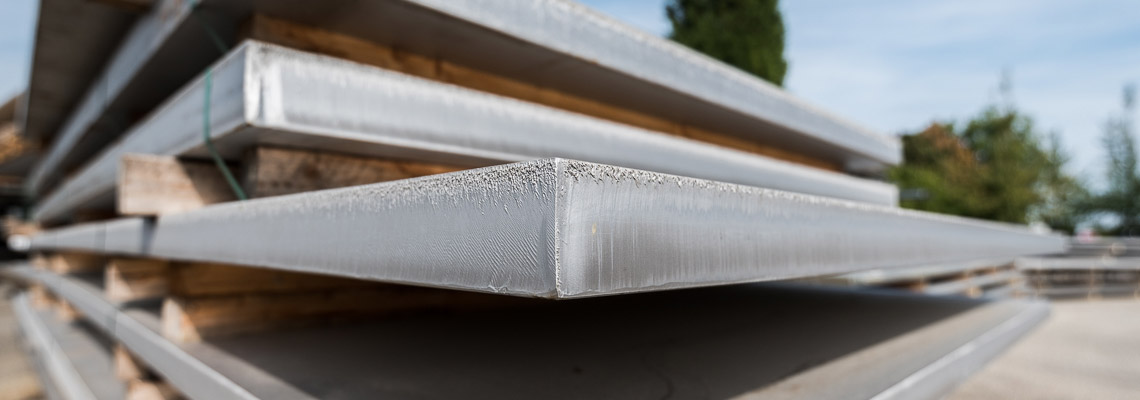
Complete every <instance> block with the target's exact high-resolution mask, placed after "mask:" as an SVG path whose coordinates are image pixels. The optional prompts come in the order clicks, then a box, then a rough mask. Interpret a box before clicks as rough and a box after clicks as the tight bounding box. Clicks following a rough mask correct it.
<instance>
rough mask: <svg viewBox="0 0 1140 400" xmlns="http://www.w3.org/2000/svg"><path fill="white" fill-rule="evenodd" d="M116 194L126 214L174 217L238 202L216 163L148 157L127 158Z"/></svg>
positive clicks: (135, 156)
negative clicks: (208, 207) (213, 205)
mask: <svg viewBox="0 0 1140 400" xmlns="http://www.w3.org/2000/svg"><path fill="white" fill-rule="evenodd" d="M116 191H117V192H118V196H116V197H117V199H118V205H117V206H118V211H119V213H120V214H123V215H163V214H172V213H179V212H184V211H190V210H194V209H198V208H201V207H203V206H206V205H210V204H214V203H220V202H225V201H233V200H236V199H237V197H236V196H235V195H234V192H233V190H232V189H230V187H229V186H228V185H227V184H226V181H225V178H223V176H222V173H221V172H220V171H219V170H218V167H217V166H216V165H214V164H212V163H207V162H199V161H185V160H179V159H177V158H175V157H169V156H154V155H145V154H127V155H125V156H123V158H122V160H120V164H119V177H118V182H117V187H116Z"/></svg>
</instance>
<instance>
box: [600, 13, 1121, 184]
mask: <svg viewBox="0 0 1140 400" xmlns="http://www.w3.org/2000/svg"><path fill="white" fill-rule="evenodd" d="M582 2H583V3H585V4H587V5H589V6H591V7H593V8H595V9H597V10H599V11H602V12H603V13H606V14H610V15H612V16H614V17H616V18H618V19H620V20H623V21H625V22H626V23H629V24H631V25H634V26H637V27H639V28H641V29H644V30H647V31H649V32H653V33H656V34H659V35H665V34H668V32H669V30H670V27H669V23H668V20H666V18H665V13H664V4H665V1H664V0H583V1H582ZM780 8H781V11H782V13H783V15H784V24H785V28H786V31H787V35H788V36H787V44H786V48H785V55H786V57H787V58H788V60H789V62H790V67H789V72H788V76H787V79H786V81H785V86H786V88H787V89H788V90H789V91H791V92H792V93H794V94H796V95H797V96H799V97H802V98H804V99H806V100H808V101H810V102H812V103H816V104H818V105H821V106H823V107H824V108H826V109H828V110H830V111H832V112H834V113H836V114H838V115H842V116H844V117H846V118H848V119H850V120H853V121H856V122H858V123H861V124H863V125H866V126H868V127H870V128H873V129H876V130H878V131H880V132H884V133H899V132H903V131H913V130H917V129H920V128H922V127H924V126H925V125H926V124H928V123H929V122H930V121H932V120H945V119H962V118H967V117H969V116H972V115H974V114H976V113H977V112H978V111H980V110H981V109H982V107H984V106H985V105H987V104H990V103H993V102H995V101H997V100H998V95H997V94H998V91H997V87H998V82H999V80H1000V76H1001V74H1002V71H1003V70H1008V71H1010V74H1011V77H1012V84H1013V99H1014V102H1015V104H1016V105H1017V106H1018V107H1019V108H1021V109H1022V110H1023V111H1025V112H1027V113H1029V114H1030V115H1031V116H1033V117H1034V118H1035V120H1036V122H1037V124H1038V126H1039V127H1040V128H1042V130H1043V131H1047V132H1048V131H1056V132H1060V133H1061V136H1062V140H1063V142H1064V144H1065V147H1066V148H1067V149H1068V150H1069V153H1070V154H1071V155H1072V156H1073V162H1072V165H1071V166H1070V169H1071V171H1072V172H1073V173H1077V174H1078V175H1081V176H1082V177H1084V178H1086V179H1089V180H1091V181H1094V182H1095V181H1099V180H1100V179H1099V178H1100V174H1101V173H1102V171H1103V169H1102V165H1101V164H1102V161H1101V159H1102V158H1101V155H1102V152H1101V148H1100V144H1099V137H1100V134H1101V130H1102V129H1101V127H1102V126H1103V124H1104V121H1105V119H1106V118H1108V116H1109V115H1111V114H1112V113H1114V112H1118V110H1119V109H1120V103H1121V91H1122V86H1123V85H1124V84H1126V83H1129V82H1134V83H1140V3H1137V2H1135V1H1132V0H1089V1H1070V0H1002V1H992V0H981V1H973V0H965V1H963V0H952V1H951V0H945V1H894V0H863V1H834V0H827V1H825V0H785V1H781V5H780ZM1090 178H1091V179H1090Z"/></svg>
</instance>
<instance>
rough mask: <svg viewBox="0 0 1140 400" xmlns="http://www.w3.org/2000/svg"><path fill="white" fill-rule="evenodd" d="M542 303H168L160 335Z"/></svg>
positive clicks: (400, 293) (368, 298)
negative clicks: (427, 311)
mask: <svg viewBox="0 0 1140 400" xmlns="http://www.w3.org/2000/svg"><path fill="white" fill-rule="evenodd" d="M541 301H545V300H539V299H527V298H518V297H512V296H499V295H490V294H480V293H471V292H462V291H456V290H443V289H427V288H418V287H413V286H401V285H381V286H378V287H368V288H355V289H338V290H326V291H319V292H297V293H272V294H250V295H232V296H211V297H170V298H167V299H166V300H165V301H164V302H163V305H162V333H163V335H164V336H165V337H166V338H168V339H170V340H172V341H175V342H196V341H199V340H202V339H203V338H208V337H217V336H225V335H232V334H238V333H247V332H255V331H262V330H267V329H276V328H281V327H292V326H302V325H307V324H312V323H317V322H330V321H338V320H345V319H358V318H361V317H364V316H376V315H392V314H403V313H414V312H422V311H426V310H459V309H474V308H484V307H496V306H508V305H523V304H533V303H534V302H541Z"/></svg>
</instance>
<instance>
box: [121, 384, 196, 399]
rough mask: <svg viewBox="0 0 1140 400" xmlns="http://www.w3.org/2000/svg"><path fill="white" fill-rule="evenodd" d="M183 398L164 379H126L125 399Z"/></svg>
mask: <svg viewBox="0 0 1140 400" xmlns="http://www.w3.org/2000/svg"><path fill="white" fill-rule="evenodd" d="M182 398H184V397H183V396H182V394H181V393H179V392H178V390H177V389H175V388H174V386H171V385H170V384H169V383H166V382H165V381H151V380H141V379H134V380H130V381H127V395H126V399H127V400H173V399H182Z"/></svg>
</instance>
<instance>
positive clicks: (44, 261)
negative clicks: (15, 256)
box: [28, 253, 51, 271]
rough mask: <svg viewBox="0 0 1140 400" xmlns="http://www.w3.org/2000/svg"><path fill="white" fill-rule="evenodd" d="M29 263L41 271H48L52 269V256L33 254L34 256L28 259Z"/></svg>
mask: <svg viewBox="0 0 1140 400" xmlns="http://www.w3.org/2000/svg"><path fill="white" fill-rule="evenodd" d="M28 262H29V263H31V264H32V266H33V267H35V268H36V269H39V270H44V271H47V270H50V269H51V255H49V254H45V253H32V255H31V256H30V257H28Z"/></svg>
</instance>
